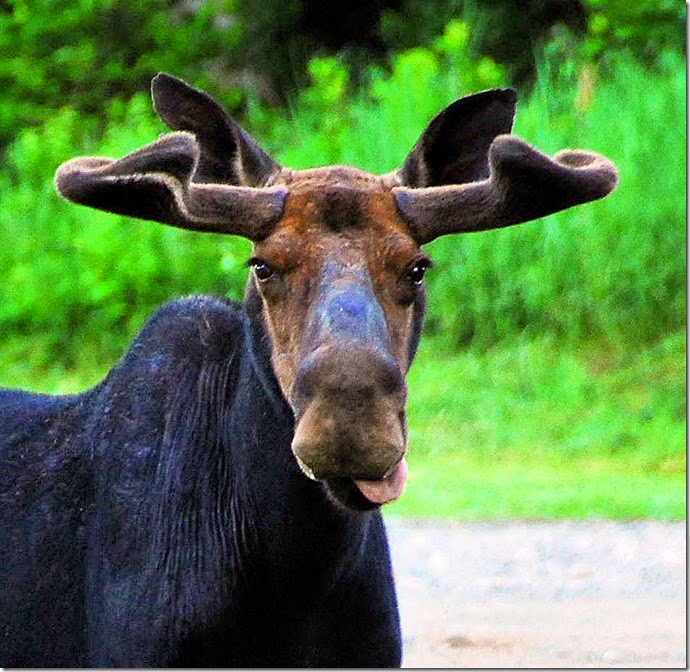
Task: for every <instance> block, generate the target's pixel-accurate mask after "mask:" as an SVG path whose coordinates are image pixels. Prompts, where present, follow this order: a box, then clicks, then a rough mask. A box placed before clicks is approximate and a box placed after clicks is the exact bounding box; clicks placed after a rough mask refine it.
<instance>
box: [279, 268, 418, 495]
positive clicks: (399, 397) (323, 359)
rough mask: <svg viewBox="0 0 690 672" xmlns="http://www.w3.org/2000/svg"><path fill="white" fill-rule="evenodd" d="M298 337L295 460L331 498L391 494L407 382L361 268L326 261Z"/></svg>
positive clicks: (400, 472)
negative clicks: (301, 339)
mask: <svg viewBox="0 0 690 672" xmlns="http://www.w3.org/2000/svg"><path fill="white" fill-rule="evenodd" d="M305 344H306V351H307V354H306V355H305V356H304V357H303V358H302V360H301V363H300V365H299V367H298V370H297V375H296V378H295V384H294V387H293V391H292V395H291V400H290V401H291V403H292V406H293V408H294V409H295V412H296V416H297V425H296V429H295V436H294V439H293V443H292V450H293V452H294V454H295V456H296V457H297V460H298V463H299V465H300V467H301V468H302V470H303V471H304V472H305V473H306V474H307V475H308V476H310V477H311V478H314V479H316V480H320V481H325V482H326V484H327V485H328V486H329V487H330V490H331V491H332V492H333V493H334V494H336V497H337V498H338V499H343V498H345V499H347V500H352V499H353V491H354V499H357V497H360V498H361V497H363V498H364V500H365V501H366V503H369V504H373V505H378V504H384V503H386V502H389V501H392V500H394V499H397V498H398V497H399V496H400V495H401V494H402V491H403V488H404V487H405V481H406V477H407V466H406V463H405V457H404V456H405V450H406V444H407V427H406V419H405V401H406V387H405V381H404V377H403V374H402V371H401V368H400V365H399V364H398V362H397V361H396V360H395V358H394V357H393V355H392V354H391V352H390V337H389V335H388V328H387V325H386V320H385V317H384V313H383V311H382V309H381V307H380V305H379V303H378V301H377V299H376V296H375V295H374V292H373V289H372V287H371V281H370V279H369V277H368V275H366V273H364V272H363V271H362V270H353V269H351V268H349V269H346V268H343V267H340V266H337V265H335V264H327V265H326V269H325V271H324V275H323V278H322V281H321V283H320V288H319V296H318V298H317V301H316V302H315V304H314V306H313V309H312V311H311V314H310V316H309V319H308V325H307V329H306V330H305ZM357 493H358V494H357ZM349 503H351V501H350V502H349ZM364 508H366V507H364Z"/></svg>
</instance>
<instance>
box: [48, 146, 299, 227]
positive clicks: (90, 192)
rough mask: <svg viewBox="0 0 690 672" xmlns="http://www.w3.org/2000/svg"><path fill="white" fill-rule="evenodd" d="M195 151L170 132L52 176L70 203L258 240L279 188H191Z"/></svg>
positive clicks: (271, 218) (278, 200)
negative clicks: (123, 152)
mask: <svg viewBox="0 0 690 672" xmlns="http://www.w3.org/2000/svg"><path fill="white" fill-rule="evenodd" d="M198 161H199V148H198V145H197V143H196V140H195V139H194V137H193V136H192V135H190V134H189V133H169V134H167V135H164V136H163V137H162V138H160V140H158V141H156V142H153V143H151V144H150V145H146V146H145V147H143V148H142V149H139V150H137V151H136V152H132V153H131V154H128V155H126V156H125V157H123V158H122V159H119V160H117V161H115V160H113V159H107V158H103V157H80V158H77V159H72V160H71V161H68V162H67V163H64V164H63V165H61V166H60V167H59V168H58V171H57V173H56V175H55V186H56V188H57V190H58V192H59V193H60V194H61V195H62V196H64V197H65V198H66V199H68V200H70V201H74V202H75V203H80V204H81V205H87V206H90V207H92V208H98V209H99V210H106V211H107V212H114V213H116V214H120V215H128V216H130V217H139V218H141V219H151V220H154V221H156V222H163V223H164V224H171V225H172V226H177V227H179V228H183V229H192V230H194V231H210V232H215V233H233V234H237V235H240V236H244V237H246V238H249V239H250V240H261V239H262V238H265V237H266V235H268V233H269V232H270V230H271V229H272V227H273V225H274V224H275V223H276V222H277V221H278V219H279V218H280V216H281V214H282V211H283V203H284V200H285V194H286V191H285V190H284V189H282V188H265V187H264V188H258V189H257V188H253V187H234V186H230V185H225V184H196V183H193V182H192V175H193V174H194V171H195V170H196V166H197V164H198Z"/></svg>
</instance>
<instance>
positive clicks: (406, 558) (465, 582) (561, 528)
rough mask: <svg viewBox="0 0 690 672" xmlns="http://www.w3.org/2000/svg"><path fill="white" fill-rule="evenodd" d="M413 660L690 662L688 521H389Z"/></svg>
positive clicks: (448, 663) (431, 663) (430, 663)
mask: <svg viewBox="0 0 690 672" xmlns="http://www.w3.org/2000/svg"><path fill="white" fill-rule="evenodd" d="M387 525H388V530H389V537H390V541H391V547H392V552H393V565H394V569H395V574H396V581H397V586H398V598H399V601H400V610H401V615H402V622H403V634H404V661H403V664H404V666H405V667H471V668H477V667H494V668H495V667H597V668H601V667H625V668H630V667H681V668H683V667H685V666H686V578H685V577H686V574H685V561H686V529H685V523H653V522H635V523H610V522H591V523H476V524H459V523H442V522H433V523H417V522H410V521H403V520H401V519H395V518H393V519H387Z"/></svg>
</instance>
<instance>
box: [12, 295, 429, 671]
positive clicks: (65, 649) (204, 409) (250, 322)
mask: <svg viewBox="0 0 690 672" xmlns="http://www.w3.org/2000/svg"><path fill="white" fill-rule="evenodd" d="M255 308H256V297H252V296H250V297H249V301H248V306H247V307H244V306H239V305H236V304H232V303H229V302H227V301H223V300H220V299H214V298H209V297H194V298H189V299H183V300H179V301H175V302H172V303H170V304H168V305H166V306H164V307H163V308H162V309H160V310H159V311H158V312H157V313H156V314H155V315H154V316H153V317H152V318H151V320H150V321H149V322H148V323H147V325H146V326H145V327H144V328H143V330H142V331H141V333H140V334H139V336H138V337H137V338H136V339H135V341H134V342H133V344H132V346H131V347H130V349H129V351H128V352H127V354H126V355H125V356H124V358H123V359H122V360H121V362H120V363H119V364H118V365H117V366H116V367H115V368H114V369H113V370H112V371H111V372H110V374H109V375H108V376H107V377H106V379H105V380H104V381H103V382H102V383H101V384H99V385H98V386H96V387H95V388H93V389H91V390H89V391H87V392H85V393H84V394H81V395H76V396H71V397H47V396H39V395H32V394H28V393H22V392H13V391H4V392H2V393H0V427H2V434H1V435H0V440H1V442H2V444H1V451H2V452H1V453H0V504H1V505H0V533H1V535H2V539H1V540H0V599H1V600H2V603H1V604H0V665H3V666H11V667H19V666H28V667H42V666H50V667H57V666H70V667H81V666H105V667H117V666H125V667H147V666H178V665H181V666H189V667H191V666H201V667H203V666H224V667H228V666H242V667H244V666H262V667H266V666H284V667H293V666H303V665H306V666H345V667H355V666H373V667H381V666H396V665H399V664H400V656H401V644H400V630H399V622H398V614H397V605H396V597H395V590H394V586H393V580H392V576H391V568H390V557H389V552H388V546H387V541H386V536H385V531H384V527H383V522H382V518H381V515H380V513H379V512H378V511H377V512H373V513H368V514H356V513H352V512H348V511H345V510H344V509H342V508H340V507H338V506H336V505H335V504H334V503H332V502H331V501H330V499H329V498H328V496H327V494H326V492H325V489H324V487H323V486H322V485H320V484H318V483H315V482H313V481H310V480H309V479H307V478H306V477H305V476H303V475H302V473H301V472H300V471H299V468H298V467H297V465H296V463H295V460H294V458H293V456H292V454H291V451H290V440H291V437H292V431H293V428H292V422H293V421H292V412H291V410H290V408H289V407H288V406H287V404H286V403H285V401H284V400H283V397H282V395H281V393H280V390H279V388H278V385H277V383H276V381H275V378H274V376H273V374H272V370H271V368H270V358H269V353H268V349H267V348H268V346H267V339H266V337H265V335H264V332H263V329H262V326H261V320H260V319H259V317H258V316H257V315H255V316H254V317H253V319H249V317H248V316H247V311H249V312H252V311H253V310H255ZM419 322H421V319H420V320H419ZM416 331H418V330H416Z"/></svg>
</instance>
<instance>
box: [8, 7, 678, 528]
mask: <svg viewBox="0 0 690 672" xmlns="http://www.w3.org/2000/svg"><path fill="white" fill-rule="evenodd" d="M685 11H686V10H685V7H684V6H681V5H680V4H679V3H678V2H676V0H637V1H636V2H634V3H630V2H627V0H537V1H534V2H527V3H525V2H519V1H518V0H485V1H484V2H479V1H478V0H434V1H430V2H424V3H421V2H415V1H414V0H370V1H368V2H359V1H355V0H352V1H351V2H349V3H335V4H331V3H324V2H322V0H264V1H262V2H249V1H248V0H207V1H203V0H118V1H117V2H116V1H115V0H98V2H96V0H0V53H2V58H1V59H0V90H1V91H2V93H1V94H0V236H1V240H2V245H1V246H0V334H1V336H2V338H1V339H0V384H2V385H5V386H21V387H28V388H31V389H35V390H40V391H48V392H62V393H65V392H73V391H78V390H82V389H84V388H85V387H87V386H88V385H91V384H93V383H95V382H97V381H98V380H99V379H100V377H101V376H102V375H103V374H104V373H105V372H106V371H107V370H108V369H109V368H110V367H111V366H112V364H113V363H114V362H115V361H116V359H117V358H118V357H119V356H120V355H121V353H122V352H123V351H124V349H125V348H126V346H127V343H128V342H129V341H130V340H131V338H132V337H133V336H134V334H135V333H136V332H137V330H138V329H139V328H140V326H141V325H142V323H143V321H144V320H145V318H146V316H147V315H148V314H150V312H151V311H152V310H154V309H155V307H156V306H157V305H159V304H160V303H162V302H164V301H166V300H167V299H168V298H171V297H174V296H179V295H184V294H188V293H192V292H214V293H221V294H223V293H224V294H228V295H230V296H232V297H235V298H241V296H242V293H243V285H244V281H245V277H246V269H244V267H243V262H244V260H245V258H246V257H247V256H248V251H249V244H248V243H247V242H246V241H242V240H239V239H234V238H224V237H221V236H212V235H199V234H194V233H189V232H184V231H177V230H174V229H171V228H166V227H163V226H160V225H156V224H152V223H148V222H135V221H131V220H125V219H123V218H119V217H116V216H113V215H107V214H104V213H99V212H96V211H90V210H87V209H84V208H80V207H77V206H73V205H68V204H66V203H64V202H61V201H60V200H59V199H58V197H57V196H56V195H55V193H54V190H53V186H52V176H53V173H54V171H55V169H56V167H57V166H58V165H59V164H60V163H61V162H62V161H65V160H67V159H69V158H72V157H73V156H76V155H79V154H85V153H89V154H102V155H106V156H113V157H118V156H121V155H123V154H124V153H126V152H128V151H131V150H133V149H135V148H137V147H139V146H141V145H142V144H145V143H147V142H150V141H151V140H153V139H155V138H156V137H157V136H158V134H160V133H162V132H164V131H165V130H166V129H165V128H164V126H163V124H162V123H161V122H160V121H159V120H158V119H157V118H155V115H154V114H153V112H152V110H151V105H150V100H149V95H148V87H149V82H150V79H151V77H152V76H153V75H155V74H156V73H157V72H158V71H167V72H170V73H171V74H175V75H177V76H180V77H183V78H185V79H187V80H188V81H189V82H190V83H192V84H194V85H196V86H199V87H201V88H204V89H205V90H207V91H208V92H209V93H211V94H212V95H214V96H215V97H216V98H217V99H218V100H219V101H221V102H222V103H223V104H224V105H226V107H227V108H228V109H229V110H231V111H232V113H233V114H234V115H235V116H236V118H238V120H239V121H240V122H241V123H242V124H243V125H244V126H245V128H247V129H248V130H249V131H250V132H251V133H252V135H254V136H255V137H256V138H257V139H258V140H259V141H260V143H261V144H262V145H263V146H264V147H266V148H267V149H268V150H269V151H271V152H272V153H273V154H274V155H275V156H276V157H277V158H278V159H279V160H280V161H281V162H283V163H284V164H286V165H289V166H291V167H296V168H299V167H306V166H313V165H320V164H326V163H350V164H354V165H357V166H359V167H362V168H365V169H369V170H372V171H376V172H385V171H388V170H391V169H393V168H395V167H396V166H398V165H400V163H401V162H402V160H403V159H404V157H405V156H406V154H407V152H408V150H409V149H410V147H411V146H412V145H413V143H414V142H415V140H416V138H417V137H418V135H419V133H420V132H421V131H422V129H423V128H424V126H425V125H426V123H427V122H428V120H429V119H430V118H431V117H432V116H433V115H434V114H435V113H436V112H438V111H439V110H440V109H441V108H442V107H443V106H444V105H446V104H448V103H449V102H451V101H452V100H454V99H455V98H457V97H459V96H461V95H465V94H467V93H472V92H474V91H477V90H481V89H486V88H490V87H494V86H505V85H510V86H514V87H515V88H517V89H518V91H519V94H520V102H519V107H518V116H517V121H516V126H515V132H516V133H517V134H518V135H521V136H522V137H524V138H525V139H526V140H528V141H529V142H531V143H532V144H534V145H536V146H537V147H539V148H540V149H542V150H543V151H546V152H547V153H553V152H555V151H558V150H559V149H561V148H564V147H580V148H586V149H591V150H594V151H599V152H601V153H603V154H605V155H607V156H608V157H610V158H612V159H613V160H614V161H615V162H616V163H617V165H618V167H619V170H620V173H621V182H620V186H619V188H618V190H617V191H616V192H615V193H614V194H613V195H611V196H610V197H608V198H606V199H605V200H603V201H601V202H596V203H593V204H591V205H586V206H583V207H580V208H576V209H575V210H573V211H567V212H564V213H559V214H557V215H554V216H551V217H549V218H546V219H544V220H541V221H539V222H534V223H531V224H526V225H524V226H520V227H516V228H513V229H507V230H502V231H495V232H487V233H481V234H471V235H466V236H454V237H448V238H444V239H440V240H438V241H436V242H434V243H432V244H431V245H429V246H428V248H429V252H430V254H431V256H432V257H433V258H434V259H435V261H436V268H435V269H434V270H433V271H432V272H431V273H430V274H429V281H428V285H429V293H430V308H429V315H428V320H427V326H426V334H425V342H424V346H423V348H422V350H421V352H420V356H419V359H418V361H417V363H416V364H415V366H414V367H413V370H412V372H411V374H410V377H411V394H410V442H411V457H410V460H411V477H410V485H409V489H408V493H407V494H406V496H405V497H404V498H403V499H402V501H401V502H400V503H399V504H396V505H394V506H393V507H391V511H398V512H400V513H403V514H407V515H453V516H460V517H469V518H478V517H506V516H527V517H542V518H543V517H553V516H570V517H588V516H609V517H622V518H625V517H645V516H648V517H649V516H651V517H659V518H677V517H682V516H684V515H685V485H684V477H685V418H686V401H685V399H686V397H685V390H686V388H685V370H686V369H685V360H686V338H685V315H686V226H685V217H686V211H685V203H686V197H685V194H686V131H685V129H686V52H685V48H686V47H685V44H686V41H685V21H686V17H685Z"/></svg>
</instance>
